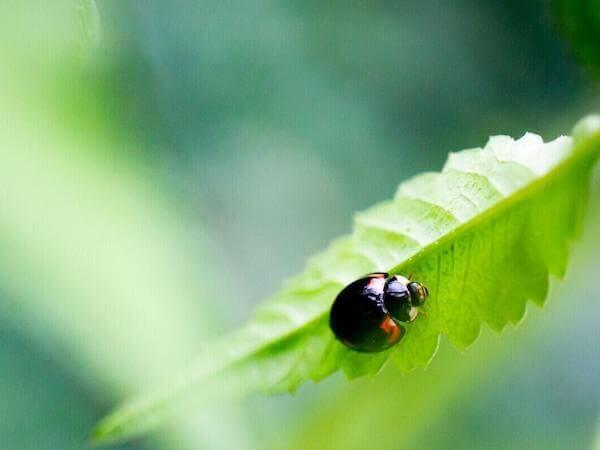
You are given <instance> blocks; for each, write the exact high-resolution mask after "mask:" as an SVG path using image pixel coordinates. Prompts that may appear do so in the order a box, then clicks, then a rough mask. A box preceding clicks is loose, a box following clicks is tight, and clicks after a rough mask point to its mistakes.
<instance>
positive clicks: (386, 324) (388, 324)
mask: <svg viewBox="0 0 600 450" xmlns="http://www.w3.org/2000/svg"><path fill="white" fill-rule="evenodd" d="M379 329H380V330H381V331H383V332H384V333H385V334H387V341H388V342H390V343H392V342H396V341H397V340H398V338H399V337H400V327H399V326H398V324H397V323H396V322H394V321H393V320H392V318H390V317H386V318H385V319H383V320H382V321H381V323H380V324H379Z"/></svg>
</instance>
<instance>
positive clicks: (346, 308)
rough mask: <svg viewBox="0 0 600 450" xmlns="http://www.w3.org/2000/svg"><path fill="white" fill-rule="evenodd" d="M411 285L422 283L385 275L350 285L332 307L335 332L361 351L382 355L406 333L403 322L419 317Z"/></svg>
mask: <svg viewBox="0 0 600 450" xmlns="http://www.w3.org/2000/svg"><path fill="white" fill-rule="evenodd" d="M411 284H418V283H412V282H410V281H409V280H408V279H406V278H404V277H401V276H396V275H392V276H388V274H387V273H385V272H376V273H371V274H369V275H367V276H365V277H364V278H360V279H359V280H356V281H354V282H352V283H350V284H349V285H347V286H346V287H345V288H344V289H342V291H341V292H340V293H339V294H338V296H337V297H336V299H335V301H334V302H333V305H332V306H331V313H330V315H329V325H330V327H331V329H332V331H333V333H334V334H335V336H336V337H337V338H338V339H339V340H340V341H341V342H342V343H344V344H345V345H346V346H348V347H350V348H351V349H353V350H356V351H359V352H368V353H372V352H380V351H382V350H385V349H387V348H389V347H391V346H393V345H395V344H397V343H398V342H399V341H400V340H401V339H402V337H403V336H404V333H405V329H404V327H403V326H402V325H401V324H400V322H412V321H413V320H414V319H415V318H416V316H417V311H418V310H417V308H416V305H413V302H412V301H411V300H412V297H414V295H411V293H412V291H413V289H411V288H412V287H413V286H411ZM415 300H416V299H415ZM415 303H417V304H422V301H421V302H415Z"/></svg>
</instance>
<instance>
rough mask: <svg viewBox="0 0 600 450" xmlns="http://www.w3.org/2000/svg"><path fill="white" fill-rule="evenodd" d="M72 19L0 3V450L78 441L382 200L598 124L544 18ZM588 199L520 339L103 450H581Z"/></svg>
mask: <svg viewBox="0 0 600 450" xmlns="http://www.w3.org/2000/svg"><path fill="white" fill-rule="evenodd" d="M574 3H575V2H574ZM579 3H581V4H584V3H585V4H586V5H587V6H589V9H588V12H590V11H591V12H593V5H597V6H598V7H599V9H598V10H596V12H598V11H600V5H598V3H597V2H596V1H595V0H591V1H589V2H587V3H586V2H579ZM93 6H94V4H93V3H91V2H88V1H73V0H68V1H67V0H63V1H57V2H34V1H30V0H23V1H8V0H6V1H3V2H2V3H0V23H1V24H2V25H1V26H0V50H1V52H2V63H1V64H0V448H1V449H8V450H13V449H15V450H28V449H35V450H50V449H61V450H69V449H82V448H86V447H87V446H88V444H87V436H88V433H89V431H90V429H91V428H92V427H93V425H94V424H95V422H96V421H97V420H99V419H100V418H101V417H102V416H103V415H104V414H105V413H106V412H107V411H108V410H110V409H111V408H112V407H113V406H114V405H115V404H116V403H117V402H118V401H119V400H121V399H123V398H124V397H126V396H127V395H129V394H131V393H133V392H137V391H139V390H142V389H143V388H144V386H147V385H149V384H153V383H155V382H156V381H158V380H161V379H164V378H165V377H168V376H169V375H170V374H172V373H174V372H176V371H177V370H178V368H181V367H185V365H186V363H189V362H190V361H191V360H192V359H193V356H194V354H196V353H197V352H198V349H199V348H201V346H202V345H204V344H205V343H206V342H207V341H208V340H210V339H211V337H214V336H217V335H221V334H223V333H226V332H227V331H228V330H231V329H234V328H235V327H236V326H239V324H240V323H241V322H243V321H244V320H245V319H246V318H247V317H248V315H249V314H250V312H251V311H252V309H253V308H254V306H255V305H256V304H257V303H258V302H260V301H261V300H262V299H264V298H265V297H267V296H268V295H269V294H271V293H272V292H274V291H275V290H276V289H277V287H278V286H279V285H280V283H281V282H282V280H283V279H285V278H286V277H287V276H289V275H292V274H294V273H296V272H298V271H299V270H300V269H301V268H302V266H303V264H304V261H305V260H306V258H307V257H308V256H310V255H311V254H313V253H315V252H316V251H318V250H320V249H322V248H323V247H324V246H325V245H326V243H327V242H328V241H329V240H330V239H332V238H333V237H336V236H338V235H340V234H343V233H345V232H347V231H349V229H350V226H351V219H352V215H353V213H354V212H355V211H357V210H360V209H362V208H365V207H367V206H369V205H371V204H372V203H374V202H376V201H380V200H382V199H385V198H389V197H391V196H392V195H393V193H394V191H395V188H396V186H397V185H398V183H399V182H400V181H402V180H404V179H406V178H407V177H409V176H411V175H413V174H415V173H418V172H420V171H423V170H435V169H439V168H440V167H441V166H442V164H443V161H444V159H445V156H446V154H447V153H448V152H449V151H453V150H458V149H461V148H468V147H474V146H479V145H483V144H484V143H485V141H486V139H487V136H489V135H491V134H510V135H513V136H515V137H518V136H520V135H522V134H523V133H524V132H525V131H534V132H538V133H540V134H542V135H543V136H544V137H545V138H547V139H550V138H554V137H556V136H558V135H560V134H562V133H568V132H569V130H570V129H571V127H572V125H573V124H574V123H575V122H576V121H577V120H578V119H579V118H580V117H581V116H583V115H585V114H586V113H589V112H593V111H598V109H599V106H600V91H599V90H598V84H597V82H595V81H594V78H593V77H594V71H593V70H590V68H589V67H587V68H586V66H585V64H584V65H580V64H579V63H578V62H577V60H576V59H575V58H573V57H572V56H571V55H572V54H576V53H577V52H576V51H575V50H574V49H573V47H569V44H568V42H567V40H566V39H564V38H563V35H562V34H561V33H560V32H559V27H558V26H557V20H556V17H555V16H553V15H552V9H551V8H550V7H549V5H548V4H547V2H543V1H537V0H532V1H522V0H519V1H517V0H507V1H502V2H499V1H495V0H477V1H474V0H456V1H453V2H445V1H441V0H418V1H417V0H405V1H372V2H355V1H339V0H332V1H327V2H322V1H319V2H317V1H312V0H307V1H303V2H300V1H262V0H255V1H252V2H230V1H203V2H199V1H183V0H180V1H172V2H161V1H155V0H144V1H142V0H139V1H125V0H118V1H117V0H100V1H99V2H98V5H97V9H98V11H97V12H98V14H97V15H96V14H95V13H94V8H93ZM590 36H594V35H593V34H590ZM587 44H588V45H589V44H590V42H588V43H587ZM598 44H600V43H599V42H591V45H592V46H594V45H596V46H597V45H598ZM595 180H596V181H595V183H594V184H593V192H592V195H591V200H590V209H589V214H588V217H587V227H586V229H585V231H584V234H583V236H582V237H581V239H580V241H579V242H578V243H577V244H576V245H575V246H574V248H573V252H572V258H571V259H572V261H571V266H570V270H569V272H568V276H567V278H566V280H565V281H564V282H560V283H558V282H555V283H554V284H553V289H552V293H551V295H550V298H549V300H548V303H547V306H546V307H545V308H544V309H543V310H539V309H537V308H534V307H530V308H529V311H528V317H527V319H526V320H525V321H524V323H522V324H521V325H520V326H518V327H516V328H515V327H509V328H508V329H507V330H506V331H505V333H503V334H502V335H501V336H498V335H496V334H494V333H492V332H489V330H487V329H486V330H485V331H484V332H483V335H482V337H481V338H480V340H479V341H478V342H477V343H476V344H475V345H474V346H473V347H472V348H471V349H469V350H468V351H467V352H466V353H464V354H460V353H459V352H457V351H456V350H455V349H453V348H451V347H450V346H449V345H447V344H446V343H444V344H443V345H442V347H441V349H440V352H439V354H438V356H437V357H436V359H435V360H434V361H433V363H432V365H431V367H430V368H429V369H428V370H426V371H417V372H415V373H413V374H411V375H409V376H401V375H399V374H398V373H397V372H396V370H395V369H394V367H392V366H390V367H387V368H386V369H385V370H384V371H383V373H382V374H380V375H378V376H377V377H373V378H367V379H362V380H358V381H356V382H352V383H348V382H346V381H345V380H344V379H343V377H342V376H341V375H339V374H338V375H336V376H334V377H331V378H330V379H328V380H326V381H324V382H322V383H321V384H319V385H313V384H309V385H306V386H303V387H302V388H301V389H300V390H299V391H298V392H297V393H295V394H294V395H281V396H274V397H262V396H258V395H256V396H251V397H250V398H246V399H243V400H234V399H231V400H227V399H224V400H223V402H222V403H221V404H220V405H218V406H215V407H211V408H207V409H205V410H203V411H199V412H198V414H196V415H193V416H190V417H188V418H186V419H182V420H180V421H178V422H176V423H173V424H170V425H168V426H166V427H164V428H162V429H161V430H159V431H158V432H156V433H155V434H153V435H151V436H148V437H145V438H142V439H139V440H137V441H135V442H132V443H128V444H124V445H121V446H115V448H120V449H131V450H133V449H135V450H138V449H139V450H142V449H143V450H146V449H156V450H158V449H165V450H171V449H182V450H183V449H210V450H212V449H214V450H222V449H236V450H246V449H260V450H268V449H290V450H291V449H364V448H377V449H379V450H388V449H390V450H392V449H414V450H418V449H432V448H436V449H457V448H460V449H465V450H467V449H482V448H485V449H498V450H500V449H511V450H519V449H528V450H535V449H540V450H541V449H544V450H552V449H586V450H588V449H597V448H600V420H599V417H600V328H599V327H598V321H599V319H600V302H598V298H599V297H600V285H599V284H598V281H597V278H598V274H599V273H600V259H599V258H598V254H600V207H598V201H599V199H600V189H599V187H600V186H599V183H598V176H596V179H595Z"/></svg>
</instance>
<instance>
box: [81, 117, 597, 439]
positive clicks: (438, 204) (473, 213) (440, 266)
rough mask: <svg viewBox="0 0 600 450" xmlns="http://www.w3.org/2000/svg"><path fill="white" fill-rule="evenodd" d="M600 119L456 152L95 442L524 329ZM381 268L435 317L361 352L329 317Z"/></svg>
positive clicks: (586, 172)
mask: <svg viewBox="0 0 600 450" xmlns="http://www.w3.org/2000/svg"><path fill="white" fill-rule="evenodd" d="M599 121H600V119H599V118H598V117H595V116H594V117H590V118H588V119H586V120H585V121H584V122H582V123H581V124H579V125H578V126H577V127H576V130H575V140H574V142H573V140H572V139H571V138H568V137H560V138H558V139H556V140H554V141H552V142H550V143H547V144H544V143H543V142H542V139H541V138H540V137H539V136H536V135H534V134H529V133H528V134H526V135H525V136H523V137H522V138H521V139H519V140H516V141H515V140H513V139H511V138H509V137H507V136H496V137H492V138H491V139H490V140H489V142H488V143H487V145H486V146H485V147H484V148H483V149H471V150H464V151H462V152H459V153H452V154H451V155H450V156H449V158H448V161H447V162H446V165H445V166H444V169H443V170H442V172H441V173H426V174H423V175H420V176H417V177H415V178H413V179H410V180H408V181H406V182H404V183H402V184H401V185H400V187H399V189H398V192H397V194H396V196H395V198H394V199H393V200H391V201H387V202H383V203H380V204H378V205H376V206H374V207H372V208H370V209H369V210H367V211H365V212H362V213H360V214H358V215H357V217H356V220H355V225H354V230H353V232H352V234H351V235H349V236H346V237H342V238H340V239H338V240H336V241H334V242H333V243H332V244H331V246H330V247H329V248H328V249H327V250H326V251H325V252H323V253H321V254H319V255H317V256H315V257H314V258H312V259H311V260H310V262H309V263H308V266H307V268H306V270H305V271H304V273H302V274H300V275H298V276H296V277H294V278H292V279H291V280H289V281H288V282H287V283H286V284H285V286H284V287H283V289H282V290H281V291H280V292H279V293H278V294H276V295H275V296H274V297H273V298H272V299H271V300H269V301H267V302H266V303H265V304H264V305H262V306H261V307H260V308H259V309H258V311H257V312H256V314H255V316H254V318H253V319H252V320H251V321H250V322H249V323H248V324H247V325H246V326H244V327H241V328H240V329H239V330H238V331H236V332H235V333H233V334H231V335H229V336H226V337H225V338H224V339H222V340H221V341H219V342H217V343H215V344H213V345H212V346H211V347H209V348H207V349H206V352H205V354H204V355H202V356H201V357H200V358H199V360H198V362H197V364H196V365H195V366H194V367H192V368H190V369H188V370H186V371H185V372H183V373H181V374H180V375H179V376H177V377H176V379H174V380H171V383H170V384H169V385H168V386H166V387H164V388H162V389H160V390H158V391H156V392H154V393H150V394H149V395H144V396H141V397H139V398H137V399H133V400H132V401H130V402H129V403H127V404H125V405H124V406H122V407H121V408H119V409H117V410H116V411H115V412H113V413H112V414H111V415H109V416H108V417H107V418H105V419H104V420H103V421H102V422H101V423H100V424H99V425H98V427H97V428H96V430H95V431H94V434H93V438H94V440H95V441H97V442H104V441H110V440H115V439H122V438H126V437H129V436H132V435H135V434H139V433H141V432H143V431H146V430H148V429H150V428H152V427H153V426H155V425H156V424H158V423H160V422H161V421H163V420H165V418H167V417H169V416H171V415H173V414H174V413H178V412H181V411H187V410H189V409H190V408H194V407H198V406H199V405H201V404H202V403H205V402H209V401H211V400H215V399H221V398H223V396H225V395H233V394H242V393H245V392H254V391H260V392H268V393H274V392H282V391H293V390H295V389H296V388H297V387H298V386H299V385H300V384H301V383H303V382H305V381H307V380H313V381H319V380H321V379H323V378H325V377H326V376H328V375H330V374H332V373H333V372H335V371H337V370H339V369H340V368H341V369H342V370H343V371H344V372H345V374H346V375H347V376H348V377H349V378H354V377H358V376H362V375H367V374H374V373H377V372H378V371H379V370H380V368H381V367H382V366H383V364H384V363H385V362H386V361H387V360H388V359H392V360H393V361H394V362H395V363H396V364H398V366H399V367H400V368H401V369H402V370H403V371H410V370H412V369H414V368H416V367H425V366H427V364H428V363H429V361H430V360H431V358H432V357H433V356H434V354H435V352H436V350H437V348H438V345H439V340H440V336H442V335H443V336H446V337H447V338H448V339H449V340H450V341H451V342H452V343H453V344H454V345H456V346H457V347H459V348H461V349H464V348H466V347H467V346H468V345H470V344H471V343H472V342H473V341H474V340H475V339H476V338H477V336H478V335H479V332H480V328H481V325H482V323H487V324H488V325H489V326H490V327H492V328H493V329H495V330H501V329H502V328H503V327H504V326H505V325H506V324H507V323H509V322H510V323H517V322H519V321H520V320H521V319H522V318H523V316H524V314H525V309H526V303H527V300H532V301H533V302H534V303H536V304H537V305H542V304H543V302H544V299H545V298H546V295H547V292H548V283H549V280H548V277H549V274H553V275H556V276H558V277H562V276H563V275H564V273H565V270H566V263H567V252H568V248H567V247H568V243H569V241H570V240H571V239H572V238H573V237H574V236H575V235H576V234H577V232H578V231H579V228H580V226H581V223H582V216H583V211H584V207H585V203H586V197H587V191H588V182H589V179H590V172H591V170H592V167H593V163H594V162H595V160H596V158H597V156H598V153H599V152H600V132H599V131H598V130H600V126H599V124H598V122H599ZM373 271H388V272H392V273H403V274H408V273H413V274H414V277H415V279H417V280H419V281H421V282H423V283H424V284H425V285H427V286H428V287H429V290H430V298H429V300H428V302H427V304H426V306H425V310H426V313H427V315H426V316H423V317H420V318H419V319H418V320H416V321H415V322H414V324H412V325H411V326H410V329H409V330H408V331H407V334H406V337H405V338H404V339H403V340H402V341H401V342H400V344H399V345H397V346H395V347H393V348H391V349H390V350H388V351H386V352H382V353H379V354H361V353H356V352H353V351H351V350H348V349H347V348H345V347H344V346H343V345H341V344H340V343H339V342H337V341H336V340H335V339H334V337H333V335H332V333H331V331H330V330H329V327H328V313H329V307H330V305H331V303H332V301H333V299H334V298H335V296H336V294H337V293H338V292H339V290H340V289H341V288H342V287H343V286H344V285H345V284H347V283H348V282H350V281H352V280H354V279H356V278H358V277H360V276H361V275H363V274H365V273H368V272H373Z"/></svg>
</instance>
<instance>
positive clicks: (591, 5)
mask: <svg viewBox="0 0 600 450" xmlns="http://www.w3.org/2000/svg"><path fill="white" fill-rule="evenodd" d="M554 10H555V14H556V18H557V22H558V25H559V27H560V28H561V30H562V31H563V33H564V34H565V36H566V37H567V38H568V39H569V40H570V41H571V48H572V51H573V53H574V54H575V56H576V57H577V58H579V60H580V61H581V62H582V63H583V64H585V65H586V66H587V67H588V69H590V71H591V73H592V74H593V75H594V76H595V77H596V78H599V77H600V1H598V0H554Z"/></svg>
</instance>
